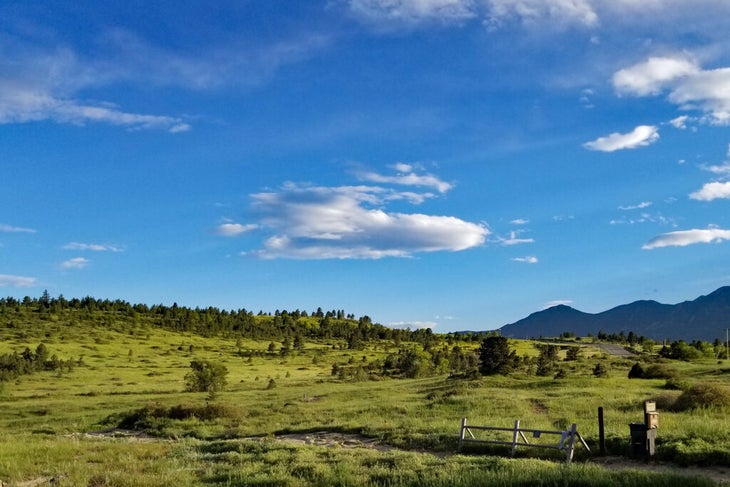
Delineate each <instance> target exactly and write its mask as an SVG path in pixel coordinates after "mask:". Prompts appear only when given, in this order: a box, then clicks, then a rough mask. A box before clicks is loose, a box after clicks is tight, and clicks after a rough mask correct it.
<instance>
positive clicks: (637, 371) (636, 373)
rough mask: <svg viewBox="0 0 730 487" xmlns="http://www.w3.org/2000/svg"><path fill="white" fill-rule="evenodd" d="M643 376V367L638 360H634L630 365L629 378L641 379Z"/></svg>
mask: <svg viewBox="0 0 730 487" xmlns="http://www.w3.org/2000/svg"><path fill="white" fill-rule="evenodd" d="M643 378H644V368H643V367H642V366H641V364H640V363H639V362H636V363H635V364H634V366H633V367H631V370H629V379H643Z"/></svg>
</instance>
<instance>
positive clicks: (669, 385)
mask: <svg viewBox="0 0 730 487" xmlns="http://www.w3.org/2000/svg"><path fill="white" fill-rule="evenodd" d="M664 388H665V389H667V390H670V391H686V390H687V389H689V388H690V383H689V382H687V381H685V380H679V379H677V378H673V379H667V382H666V383H665V384H664Z"/></svg>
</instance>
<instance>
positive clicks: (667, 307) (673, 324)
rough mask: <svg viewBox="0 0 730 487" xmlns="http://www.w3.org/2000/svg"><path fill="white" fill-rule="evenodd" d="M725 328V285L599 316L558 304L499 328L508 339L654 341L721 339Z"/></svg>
mask: <svg viewBox="0 0 730 487" xmlns="http://www.w3.org/2000/svg"><path fill="white" fill-rule="evenodd" d="M728 327H730V286H723V287H720V288H718V289H716V290H715V291H713V292H711V293H709V294H706V295H702V296H699V297H698V298H696V299H694V300H692V301H682V302H681V303H677V304H664V303H660V302H658V301H654V300H638V301H633V302H631V303H628V304H622V305H618V306H615V307H613V308H611V309H608V310H606V311H602V312H600V313H586V312H583V311H580V310H577V309H575V308H572V307H570V306H567V305H564V304H560V305H557V306H553V307H550V308H547V309H544V310H542V311H536V312H534V313H532V314H530V315H528V316H527V317H526V318H523V319H521V320H519V321H516V322H514V323H510V324H507V325H504V326H503V327H501V328H500V329H499V330H500V333H501V334H502V335H503V336H507V337H513V338H532V337H541V336H542V337H554V336H558V335H560V334H561V333H564V332H573V333H575V334H576V335H578V336H585V335H588V334H589V333H590V334H594V335H595V334H597V333H598V332H599V331H602V332H605V333H609V334H610V333H620V332H622V331H623V332H624V333H628V332H629V331H633V332H634V333H636V334H638V335H643V336H645V337H647V338H652V339H654V340H706V341H712V340H715V339H716V338H720V339H722V340H724V337H725V329H726V328H728Z"/></svg>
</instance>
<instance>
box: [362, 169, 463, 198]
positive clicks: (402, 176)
mask: <svg viewBox="0 0 730 487" xmlns="http://www.w3.org/2000/svg"><path fill="white" fill-rule="evenodd" d="M393 167H394V169H396V170H397V171H398V174H395V175H391V176H386V175H382V174H378V173H374V172H365V171H363V172H360V173H358V177H359V178H360V179H361V180H363V181H368V182H372V183H388V184H398V185H402V186H420V187H427V188H434V189H435V190H437V191H438V192H439V193H445V192H447V191H449V190H450V189H452V188H453V185H452V184H451V183H447V182H446V181H442V180H441V179H439V178H438V177H436V176H434V175H432V174H417V173H416V170H415V169H414V167H413V166H411V165H410V164H404V163H398V164H395V165H394V166H393Z"/></svg>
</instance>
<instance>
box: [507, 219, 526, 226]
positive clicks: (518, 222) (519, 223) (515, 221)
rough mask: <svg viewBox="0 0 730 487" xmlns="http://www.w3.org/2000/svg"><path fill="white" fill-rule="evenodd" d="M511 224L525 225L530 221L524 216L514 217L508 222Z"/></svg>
mask: <svg viewBox="0 0 730 487" xmlns="http://www.w3.org/2000/svg"><path fill="white" fill-rule="evenodd" d="M510 223H511V224H512V225H527V224H528V223H530V220H527V219H525V218H515V219H514V220H512V221H511V222H510Z"/></svg>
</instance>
